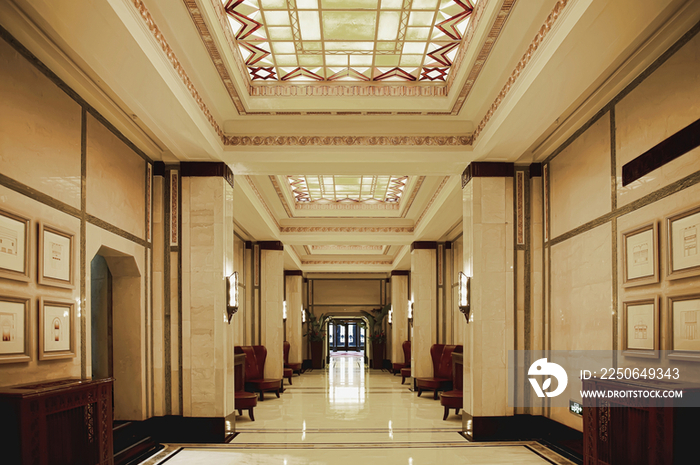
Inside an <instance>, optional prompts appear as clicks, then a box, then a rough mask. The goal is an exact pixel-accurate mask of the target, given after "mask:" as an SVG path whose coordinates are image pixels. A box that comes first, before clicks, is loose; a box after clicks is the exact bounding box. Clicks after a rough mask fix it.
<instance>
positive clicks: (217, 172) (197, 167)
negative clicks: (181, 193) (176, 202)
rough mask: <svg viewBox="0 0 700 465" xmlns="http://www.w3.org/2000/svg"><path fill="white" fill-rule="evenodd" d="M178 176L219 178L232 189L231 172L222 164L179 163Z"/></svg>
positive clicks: (203, 162)
mask: <svg viewBox="0 0 700 465" xmlns="http://www.w3.org/2000/svg"><path fill="white" fill-rule="evenodd" d="M180 176H182V177H183V178H187V177H221V178H224V180H225V181H226V182H227V183H229V185H230V186H231V187H233V171H231V168H229V167H228V165H227V164H226V163H223V162H209V161H185V162H182V163H180Z"/></svg>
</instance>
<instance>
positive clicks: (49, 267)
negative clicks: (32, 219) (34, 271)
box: [37, 224, 75, 289]
mask: <svg viewBox="0 0 700 465" xmlns="http://www.w3.org/2000/svg"><path fill="white" fill-rule="evenodd" d="M37 255H38V256H39V284H43V285H45V286H55V287H66V288H69V289H72V288H73V287H74V284H73V274H74V273H73V267H74V266H75V265H74V263H73V234H70V233H67V232H64V231H61V230H59V229H56V228H54V227H51V226H47V225H45V224H39V251H38V253H37Z"/></svg>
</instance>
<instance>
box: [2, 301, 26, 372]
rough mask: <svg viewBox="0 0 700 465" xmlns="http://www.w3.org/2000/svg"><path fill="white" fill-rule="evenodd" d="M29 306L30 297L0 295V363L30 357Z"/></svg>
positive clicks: (20, 360) (22, 360)
mask: <svg viewBox="0 0 700 465" xmlns="http://www.w3.org/2000/svg"><path fill="white" fill-rule="evenodd" d="M31 308H32V299H31V297H27V296H18V295H8V294H3V295H0V363H22V362H29V361H30V360H31V359H32V355H31V335H32V331H31V321H30V319H31Z"/></svg>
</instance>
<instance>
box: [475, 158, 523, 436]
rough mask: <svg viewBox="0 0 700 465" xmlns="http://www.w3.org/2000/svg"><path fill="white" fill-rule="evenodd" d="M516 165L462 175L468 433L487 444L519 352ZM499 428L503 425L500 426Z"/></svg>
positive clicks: (486, 166) (503, 413) (479, 165)
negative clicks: (511, 357)
mask: <svg viewBox="0 0 700 465" xmlns="http://www.w3.org/2000/svg"><path fill="white" fill-rule="evenodd" d="M513 170H514V167H513V164H512V163H486V162H475V163H472V164H470V165H469V166H468V167H467V169H466V170H465V173H464V174H463V181H462V185H463V190H462V194H463V196H462V198H463V206H464V217H463V221H464V250H463V267H462V269H463V270H464V273H465V274H466V275H467V276H469V277H471V288H470V294H471V316H470V320H469V324H467V325H466V326H465V335H464V341H465V347H464V413H465V414H464V415H463V416H462V421H463V429H464V432H465V433H467V435H469V436H471V437H472V438H473V439H474V440H480V439H488V435H489V434H490V433H491V432H492V430H493V428H494V425H499V422H501V421H503V422H507V420H504V418H505V417H507V416H512V415H513V408H512V407H508V402H507V393H508V386H507V383H508V377H507V371H506V364H507V360H508V350H512V349H514V343H513V341H514V333H513V331H514V323H513V315H514V295H513V292H514V291H513V286H514V273H513V257H514V241H513ZM496 428H497V429H498V426H496Z"/></svg>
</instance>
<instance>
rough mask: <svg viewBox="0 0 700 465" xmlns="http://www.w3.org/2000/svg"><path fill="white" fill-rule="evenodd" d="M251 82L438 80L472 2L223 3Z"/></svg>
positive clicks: (445, 70) (460, 36)
mask: <svg viewBox="0 0 700 465" xmlns="http://www.w3.org/2000/svg"><path fill="white" fill-rule="evenodd" d="M223 3H224V8H225V10H226V13H227V16H228V19H229V22H230V23H231V27H232V29H233V31H235V36H236V43H237V45H238V48H239V51H240V53H241V57H242V58H243V61H244V62H245V64H246V67H247V68H248V72H249V73H250V78H251V80H252V81H290V82H294V81H307V82H308V81H389V82H391V81H399V82H402V83H405V82H407V81H412V82H420V81H423V82H432V81H436V82H441V81H445V80H446V78H447V76H448V75H449V73H450V72H451V71H452V64H453V61H454V57H455V56H456V54H457V53H458V51H459V47H460V46H464V44H463V43H462V42H463V36H464V32H465V30H466V28H467V25H468V24H469V20H470V19H471V14H472V11H473V10H474V4H475V3H476V0H223Z"/></svg>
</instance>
